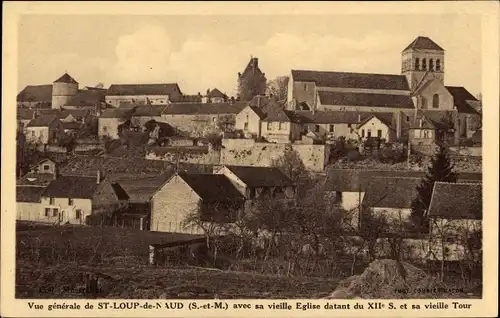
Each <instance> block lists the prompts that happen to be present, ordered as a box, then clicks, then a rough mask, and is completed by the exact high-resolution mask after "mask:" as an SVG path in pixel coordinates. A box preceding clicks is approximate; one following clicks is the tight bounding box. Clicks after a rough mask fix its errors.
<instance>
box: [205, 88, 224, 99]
mask: <svg viewBox="0 0 500 318" xmlns="http://www.w3.org/2000/svg"><path fill="white" fill-rule="evenodd" d="M207 97H209V98H217V97H220V98H227V95H226V94H224V93H223V92H221V91H220V90H218V89H217V88H214V89H212V90H211V91H210V92H209V93H208V94H207Z"/></svg>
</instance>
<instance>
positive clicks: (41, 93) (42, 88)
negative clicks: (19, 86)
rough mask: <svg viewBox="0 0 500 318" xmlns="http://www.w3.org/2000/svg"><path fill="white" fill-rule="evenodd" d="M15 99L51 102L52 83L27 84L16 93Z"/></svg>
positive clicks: (19, 100)
mask: <svg viewBox="0 0 500 318" xmlns="http://www.w3.org/2000/svg"><path fill="white" fill-rule="evenodd" d="M17 101H18V102H40V103H52V84H50V85H28V86H26V87H25V88H24V89H23V90H22V91H21V92H19V94H17Z"/></svg>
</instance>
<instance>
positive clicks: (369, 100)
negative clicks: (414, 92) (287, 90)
mask: <svg viewBox="0 0 500 318" xmlns="http://www.w3.org/2000/svg"><path fill="white" fill-rule="evenodd" d="M318 95H319V99H320V102H321V104H322V105H339V106H367V107H388V108H406V109H414V108H415V106H414V104H413V101H412V99H411V97H410V96H409V95H390V94H370V93H351V92H328V91H319V92H318Z"/></svg>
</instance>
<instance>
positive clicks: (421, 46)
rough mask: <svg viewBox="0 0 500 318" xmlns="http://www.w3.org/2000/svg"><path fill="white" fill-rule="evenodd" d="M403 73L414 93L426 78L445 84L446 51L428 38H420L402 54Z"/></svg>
mask: <svg viewBox="0 0 500 318" xmlns="http://www.w3.org/2000/svg"><path fill="white" fill-rule="evenodd" d="M401 72H402V74H403V75H405V76H406V78H407V80H408V85H409V86H410V89H411V90H412V91H413V90H415V88H416V87H417V86H418V85H419V84H420V82H421V81H422V78H424V76H426V75H427V76H429V75H430V76H432V77H434V78H436V79H438V80H439V81H441V83H443V84H444V50H443V48H441V47H440V46H439V45H437V44H436V43H435V42H434V41H432V40H431V39H429V38H428V37H424V36H419V37H417V38H416V39H415V40H414V41H413V42H411V43H410V45H408V46H407V47H406V48H405V49H404V50H403V52H402V53H401Z"/></svg>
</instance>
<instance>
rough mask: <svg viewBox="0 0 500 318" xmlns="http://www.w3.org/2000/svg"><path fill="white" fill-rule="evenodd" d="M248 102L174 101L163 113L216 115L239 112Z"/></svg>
mask: <svg viewBox="0 0 500 318" xmlns="http://www.w3.org/2000/svg"><path fill="white" fill-rule="evenodd" d="M246 105H247V103H245V102H235V103H234V104H231V103H196V104H195V103H193V104H187V103H172V104H170V105H168V106H167V107H165V109H164V110H163V112H162V114H163V115H197V114H199V115H215V114H237V113H239V112H240V111H241V110H242V109H243V108H245V106H246Z"/></svg>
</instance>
